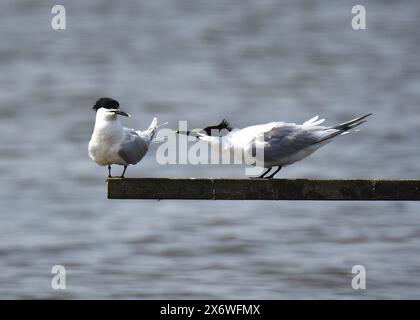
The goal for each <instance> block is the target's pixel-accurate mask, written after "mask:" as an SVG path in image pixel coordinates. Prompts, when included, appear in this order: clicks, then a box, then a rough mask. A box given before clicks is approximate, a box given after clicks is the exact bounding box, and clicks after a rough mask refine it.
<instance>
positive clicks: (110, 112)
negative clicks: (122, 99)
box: [92, 98, 130, 121]
mask: <svg viewBox="0 0 420 320" xmlns="http://www.w3.org/2000/svg"><path fill="white" fill-rule="evenodd" d="M92 109H93V110H95V111H96V118H97V119H101V120H105V121H115V120H117V117H118V115H120V116H125V117H130V115H129V114H128V113H126V112H124V111H122V110H120V104H119V102H118V101H117V100H114V99H111V98H100V99H99V100H98V101H96V103H95V105H94V106H93V108H92Z"/></svg>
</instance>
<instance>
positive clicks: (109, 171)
mask: <svg viewBox="0 0 420 320" xmlns="http://www.w3.org/2000/svg"><path fill="white" fill-rule="evenodd" d="M108 178H112V176H111V165H108Z"/></svg>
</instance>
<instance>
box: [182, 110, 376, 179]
mask: <svg viewBox="0 0 420 320" xmlns="http://www.w3.org/2000/svg"><path fill="white" fill-rule="evenodd" d="M370 115H372V114H371V113H369V114H367V115H365V116H363V117H360V118H356V119H353V120H350V121H348V122H344V123H341V124H338V125H335V126H332V127H325V126H322V125H321V124H322V123H323V122H324V121H325V119H319V117H318V116H316V117H314V118H312V119H310V120H308V121H306V122H304V123H303V124H301V125H299V124H295V123H285V122H270V123H266V124H260V125H254V126H250V127H246V128H243V129H235V130H233V129H232V126H231V125H230V124H229V122H228V121H226V120H223V121H222V122H221V123H220V124H219V125H216V126H209V127H206V128H204V129H198V130H192V131H187V132H179V131H177V133H178V134H187V135H190V136H195V137H196V138H198V139H200V140H203V141H206V142H208V143H210V145H212V146H214V147H215V148H219V147H220V144H222V147H221V150H222V152H223V153H229V154H232V152H233V154H234V156H238V155H239V156H241V157H243V154H245V153H246V154H252V155H255V154H256V155H255V156H254V157H255V158H254V160H255V161H254V162H253V163H252V165H254V166H263V167H264V168H266V169H267V170H266V171H265V172H264V173H263V174H262V175H260V176H259V177H258V178H266V179H272V178H273V177H274V176H275V175H276V174H277V173H278V172H279V171H280V170H281V168H282V167H284V166H287V165H290V164H292V163H295V162H297V161H300V160H302V159H304V158H306V157H308V156H309V155H311V154H312V153H314V152H315V151H316V150H317V149H319V148H320V147H322V146H324V145H326V144H328V143H329V142H331V141H332V140H333V138H335V137H337V136H339V135H345V134H347V133H349V132H350V131H351V130H352V129H353V128H356V127H357V126H359V125H361V124H362V123H364V122H366V118H367V117H369V116H370ZM223 129H226V130H227V131H228V134H227V135H225V136H223V137H222V138H220V137H216V136H212V135H211V131H212V130H223ZM256 150H261V151H262V152H260V153H258V152H256ZM238 151H239V152H238ZM275 167H277V168H276V169H275V171H274V172H273V173H272V174H271V175H269V176H266V175H267V174H268V173H269V172H270V171H271V170H272V169H273V168H275Z"/></svg>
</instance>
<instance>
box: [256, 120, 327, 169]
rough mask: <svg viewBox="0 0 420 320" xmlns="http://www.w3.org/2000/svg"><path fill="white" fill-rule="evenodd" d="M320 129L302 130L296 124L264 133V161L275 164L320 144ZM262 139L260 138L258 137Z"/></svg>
mask: <svg viewBox="0 0 420 320" xmlns="http://www.w3.org/2000/svg"><path fill="white" fill-rule="evenodd" d="M322 136H323V134H322V128H321V127H312V128H309V129H308V128H303V127H302V126H301V125H296V124H282V125H280V126H275V127H273V128H272V129H271V130H269V131H266V132H264V134H263V138H264V142H263V144H262V146H263V147H264V160H265V161H267V162H275V161H276V160H278V159H281V158H285V157H288V156H290V155H292V154H295V153H297V152H299V151H301V150H303V149H305V148H308V147H311V146H314V145H316V144H318V143H320V141H321V139H322ZM260 138H262V136H261V137H260Z"/></svg>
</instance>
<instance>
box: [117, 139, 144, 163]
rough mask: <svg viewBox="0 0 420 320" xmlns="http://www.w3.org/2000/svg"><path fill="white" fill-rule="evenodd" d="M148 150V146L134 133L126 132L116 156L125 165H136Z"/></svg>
mask: <svg viewBox="0 0 420 320" xmlns="http://www.w3.org/2000/svg"><path fill="white" fill-rule="evenodd" d="M148 148H149V146H148V144H147V143H146V142H145V141H144V140H143V139H142V138H141V137H139V135H138V134H137V133H136V132H135V131H126V132H125V136H124V142H123V143H122V144H121V147H120V149H119V150H118V155H119V156H120V157H121V158H122V159H123V160H124V161H125V162H127V164H136V163H138V162H139V161H140V160H141V159H142V158H143V157H144V156H145V154H146V153H147V150H148Z"/></svg>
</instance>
